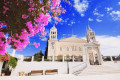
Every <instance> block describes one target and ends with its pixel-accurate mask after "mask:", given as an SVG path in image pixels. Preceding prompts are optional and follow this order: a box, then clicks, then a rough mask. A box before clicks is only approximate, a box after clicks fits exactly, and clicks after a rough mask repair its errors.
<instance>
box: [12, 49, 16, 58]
mask: <svg viewBox="0 0 120 80" xmlns="http://www.w3.org/2000/svg"><path fill="white" fill-rule="evenodd" d="M15 51H16V50H15V49H13V52H12V56H13V57H15Z"/></svg>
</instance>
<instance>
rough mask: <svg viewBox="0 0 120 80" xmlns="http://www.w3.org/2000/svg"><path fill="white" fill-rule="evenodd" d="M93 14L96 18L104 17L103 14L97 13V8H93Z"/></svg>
mask: <svg viewBox="0 0 120 80" xmlns="http://www.w3.org/2000/svg"><path fill="white" fill-rule="evenodd" d="M93 14H94V15H96V16H98V17H103V16H104V14H100V13H98V9H97V8H95V10H94V11H93Z"/></svg>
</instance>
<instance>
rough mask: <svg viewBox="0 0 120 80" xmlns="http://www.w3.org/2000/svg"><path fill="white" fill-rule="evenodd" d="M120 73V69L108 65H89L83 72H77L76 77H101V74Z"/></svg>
mask: <svg viewBox="0 0 120 80" xmlns="http://www.w3.org/2000/svg"><path fill="white" fill-rule="evenodd" d="M113 73H116V74H117V73H120V67H115V66H109V65H90V66H88V67H87V68H86V69H84V70H83V71H78V72H77V74H75V75H77V76H87V75H103V74H113Z"/></svg>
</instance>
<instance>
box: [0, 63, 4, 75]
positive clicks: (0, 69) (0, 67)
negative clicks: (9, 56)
mask: <svg viewBox="0 0 120 80" xmlns="http://www.w3.org/2000/svg"><path fill="white" fill-rule="evenodd" d="M2 66H3V62H0V76H1V71H2Z"/></svg>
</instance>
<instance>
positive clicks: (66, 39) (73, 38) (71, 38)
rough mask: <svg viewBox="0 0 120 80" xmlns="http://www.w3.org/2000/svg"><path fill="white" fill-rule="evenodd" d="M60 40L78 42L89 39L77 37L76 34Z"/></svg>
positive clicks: (84, 41)
mask: <svg viewBox="0 0 120 80" xmlns="http://www.w3.org/2000/svg"><path fill="white" fill-rule="evenodd" d="M59 41H60V42H77V43H86V42H87V41H86V40H85V39H81V38H77V37H75V36H72V37H69V38H64V39H61V40H59Z"/></svg>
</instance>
